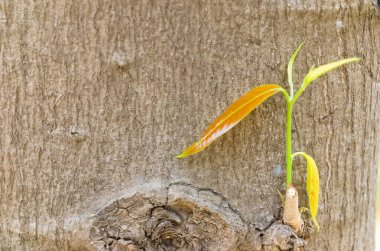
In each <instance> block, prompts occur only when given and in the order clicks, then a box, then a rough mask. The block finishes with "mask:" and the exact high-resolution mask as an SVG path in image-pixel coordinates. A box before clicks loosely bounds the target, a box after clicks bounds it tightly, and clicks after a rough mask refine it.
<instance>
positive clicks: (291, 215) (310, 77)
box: [176, 44, 360, 231]
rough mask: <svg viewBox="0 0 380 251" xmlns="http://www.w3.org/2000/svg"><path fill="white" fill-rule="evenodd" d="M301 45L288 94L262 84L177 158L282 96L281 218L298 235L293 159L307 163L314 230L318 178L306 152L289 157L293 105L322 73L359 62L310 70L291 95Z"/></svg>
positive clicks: (290, 69) (197, 149)
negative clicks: (283, 163)
mask: <svg viewBox="0 0 380 251" xmlns="http://www.w3.org/2000/svg"><path fill="white" fill-rule="evenodd" d="M302 46H303V44H301V45H300V46H299V47H298V49H297V50H296V51H295V52H294V54H293V56H292V57H291V59H290V61H289V64H288V84H289V93H288V92H287V91H286V90H285V89H284V88H282V87H281V86H279V85H276V84H264V85H260V86H258V87H255V88H253V89H252V90H250V91H248V92H247V93H246V94H244V95H243V96H241V97H240V98H239V99H237V100H236V101H235V102H234V103H233V104H232V105H231V106H230V107H228V108H227V110H226V111H224V112H223V113H222V114H221V115H220V116H219V117H218V118H217V119H216V120H215V121H214V122H213V123H211V125H210V126H209V127H208V128H207V129H206V131H205V132H204V134H203V135H202V138H201V139H200V140H199V141H197V142H195V143H193V144H192V145H190V146H189V147H188V148H186V149H185V150H184V151H183V152H182V153H181V154H180V155H178V156H176V157H177V158H184V157H186V156H189V155H192V154H196V153H198V152H200V151H202V150H204V149H205V148H206V147H207V146H209V145H210V144H211V143H212V142H213V141H214V140H216V139H217V138H218V137H220V136H221V135H223V134H224V133H226V132H227V131H229V130H230V129H231V128H233V127H234V126H235V125H236V124H238V123H239V122H240V121H241V120H242V119H244V118H245V117H246V116H247V115H248V114H249V113H250V112H251V111H253V110H254V109H255V108H256V107H257V106H259V105H260V104H261V103H263V102H264V101H265V100H266V99H268V98H269V97H271V96H273V95H274V94H276V93H279V92H280V93H282V94H283V96H284V97H285V101H286V187H287V192H286V196H285V205H284V217H283V220H284V222H285V223H287V224H289V225H291V226H292V227H294V228H295V229H296V230H297V231H300V230H301V229H300V228H301V227H302V220H301V217H300V214H299V211H298V193H297V190H296V189H295V188H294V187H293V186H292V161H293V159H294V158H295V157H298V156H302V157H304V158H305V160H306V168H307V180H306V190H307V195H308V198H309V211H310V215H311V218H312V221H313V222H314V224H315V226H316V228H317V229H319V224H318V222H317V213H318V199H319V193H320V191H319V174H318V168H317V165H316V164H315V161H314V160H313V158H312V157H310V156H309V155H308V154H306V153H305V152H296V153H292V133H291V132H292V112H293V105H294V104H295V102H296V101H297V99H298V98H299V96H300V95H301V94H302V93H303V92H304V91H305V89H306V87H307V86H308V85H309V84H310V83H311V82H313V81H314V80H316V79H317V78H319V77H320V76H322V75H324V74H325V73H327V72H329V71H331V70H333V69H335V68H338V67H340V66H342V65H345V64H348V63H351V62H356V61H359V60H360V59H359V58H356V57H354V58H348V59H343V60H339V61H335V62H332V63H328V64H325V65H321V66H319V67H316V68H314V67H312V68H311V69H310V71H309V73H308V74H306V76H305V78H304V79H303V82H302V85H301V87H300V88H299V89H298V91H297V92H296V93H294V87H293V76H292V75H293V74H292V72H293V64H294V61H295V59H296V57H297V55H298V52H299V51H300V49H301V48H302Z"/></svg>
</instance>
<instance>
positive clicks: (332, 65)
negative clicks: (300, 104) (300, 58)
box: [303, 58, 361, 88]
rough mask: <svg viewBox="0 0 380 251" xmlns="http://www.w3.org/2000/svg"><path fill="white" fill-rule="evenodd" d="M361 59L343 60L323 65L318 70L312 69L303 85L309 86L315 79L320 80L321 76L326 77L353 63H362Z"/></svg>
mask: <svg viewBox="0 0 380 251" xmlns="http://www.w3.org/2000/svg"><path fill="white" fill-rule="evenodd" d="M360 60H361V59H360V58H347V59H342V60H339V61H335V62H332V63H329V64H325V65H321V66H318V67H317V68H314V69H311V70H310V71H309V73H308V74H307V75H306V76H305V78H304V80H303V85H304V86H305V88H306V86H308V85H309V84H310V83H311V82H312V81H314V80H315V79H317V78H319V77H320V76H322V75H324V74H325V73H327V72H329V71H331V70H334V69H336V68H338V67H340V66H342V65H345V64H348V63H352V62H357V61H360Z"/></svg>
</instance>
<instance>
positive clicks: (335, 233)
mask: <svg viewBox="0 0 380 251" xmlns="http://www.w3.org/2000/svg"><path fill="white" fill-rule="evenodd" d="M379 21H380V18H379V10H378V9H377V7H376V5H375V4H374V1H370V0H366V1H360V0H356V1H349V0H341V1H314V0H307V1H306V0H305V1H291V0H289V1H274V0H271V1H253V0H252V1H248V0H234V1H232V0H231V1H217V0H209V1H206V0H205V1H203V0H202V1H187V0H178V1H177V0H176V1H161V0H159V1H148V0H142V1H137V0H136V1H97V0H88V1H64V0H60V1H36V2H34V1H26V0H14V1H1V2H0V31H1V32H0V43H1V52H0V53H1V55H0V69H1V71H0V74H1V85H0V107H1V109H2V112H1V113H0V131H1V132H2V133H1V135H0V153H1V156H0V161H1V162H0V163H1V164H0V222H1V223H0V248H1V249H2V250H84V249H91V248H93V247H92V246H91V243H90V229H91V226H92V224H93V223H94V217H93V216H94V215H96V214H97V213H99V212H100V211H99V210H102V209H104V208H105V207H107V206H109V205H110V204H112V203H113V202H114V201H115V200H116V199H118V198H123V197H124V196H126V194H131V193H133V191H134V189H137V188H138V187H139V185H141V184H146V185H147V186H153V185H155V186H157V187H167V186H169V184H172V183H176V182H184V183H187V184H192V186H194V187H199V188H208V189H211V190H212V191H215V192H217V193H219V194H221V195H223V197H224V198H226V200H227V201H228V203H229V205H230V206H231V208H233V209H234V210H235V211H236V212H237V213H238V214H239V215H240V216H241V217H242V220H243V221H244V222H245V223H247V224H250V225H251V227H252V228H257V229H265V228H267V227H268V226H269V225H270V223H271V222H273V221H274V220H275V216H274V215H276V214H277V213H278V210H279V208H280V207H281V205H280V201H279V199H278V195H277V191H276V189H283V187H284V183H285V182H284V180H285V176H284V168H283V167H284V163H285V156H284V153H285V151H284V149H285V142H284V134H285V131H284V121H285V109H284V100H283V99H282V97H281V96H276V97H275V98H273V99H271V100H269V101H268V102H266V103H265V104H264V105H263V106H262V107H261V108H259V109H257V110H256V111H255V112H253V114H252V115H250V116H249V117H248V118H247V119H246V120H245V121H243V122H242V123H241V124H240V125H238V126H237V127H236V128H234V129H233V130H232V131H231V132H229V133H228V134H226V135H225V136H223V137H222V138H221V139H219V140H218V142H216V143H214V144H213V145H212V146H210V147H209V148H208V149H207V150H206V151H204V152H203V153H201V154H199V155H197V156H194V157H189V158H187V159H183V160H177V159H175V158H174V156H175V155H176V154H178V153H179V152H180V151H181V150H183V149H184V147H185V146H187V145H188V144H189V143H191V142H193V141H194V140H195V139H197V137H198V136H199V135H200V133H201V132H202V131H203V129H204V128H205V127H206V126H207V125H208V124H209V123H210V122H211V121H212V120H213V119H215V118H216V117H217V116H218V115H219V114H220V113H221V112H222V111H223V110H224V109H225V108H226V107H227V106H228V105H229V104H230V103H231V102H232V101H233V100H234V99H236V98H237V97H239V96H240V95H242V94H243V93H245V92H246V91H248V90H249V89H250V88H251V87H254V86H257V85H259V84H261V83H279V84H281V85H284V86H285V85H286V75H285V72H286V64H287V61H288V59H289V58H290V56H291V54H292V52H293V51H294V49H295V48H296V47H297V46H298V45H299V44H300V43H301V42H303V41H304V42H305V43H306V45H305V48H304V49H303V51H301V53H300V56H299V59H298V60H297V62H296V70H295V73H294V75H295V76H296V80H297V81H296V82H299V81H301V80H302V76H303V75H305V74H306V73H307V71H308V69H309V68H310V67H311V66H312V65H318V64H322V63H325V62H330V61H333V60H337V59H340V58H344V57H348V56H359V57H362V58H363V61H362V62H361V63H360V64H355V65H354V64H353V65H349V66H347V67H346V68H344V69H341V70H337V71H335V72H334V73H331V74H329V75H328V76H327V77H323V78H321V79H320V80H318V81H317V82H316V83H315V84H312V85H311V86H310V87H309V88H308V90H307V91H305V93H304V95H303V96H302V97H301V98H300V99H299V100H298V101H297V104H296V106H295V109H294V145H293V147H294V149H295V150H304V151H305V152H307V153H310V154H311V155H312V156H313V157H314V158H315V160H316V162H317V164H318V166H319V168H320V175H321V186H322V187H321V192H322V195H321V202H320V203H321V208H320V213H319V216H318V219H319V222H320V225H321V231H320V232H319V233H317V234H316V235H314V236H313V238H312V240H311V242H310V243H309V246H308V247H309V250H373V247H374V234H373V233H374V229H375V225H374V224H375V220H374V219H375V198H376V196H375V195H376V184H375V183H376V182H375V181H376V164H375V161H376V155H377V154H376V153H378V152H379V147H378V142H379V129H380V128H379V125H380V123H379V122H380V121H379V118H380V109H379V108H380V105H379V92H380V70H379V69H380V39H379V38H380V36H379V34H380V22H379ZM295 164H296V168H295V173H294V176H295V178H296V182H295V185H296V186H297V188H298V190H300V196H301V197H302V202H301V204H302V205H306V194H305V192H304V191H303V192H302V189H303V187H304V182H305V174H306V171H305V167H304V163H302V162H296V163H295ZM280 168H281V169H282V170H283V171H282V172H281V173H279V172H278V171H279V169H280ZM221 250H223V249H222V247H221Z"/></svg>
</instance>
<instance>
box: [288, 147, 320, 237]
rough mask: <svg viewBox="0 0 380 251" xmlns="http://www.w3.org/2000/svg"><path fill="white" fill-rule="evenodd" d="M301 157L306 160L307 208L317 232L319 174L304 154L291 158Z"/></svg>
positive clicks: (313, 162) (311, 161)
mask: <svg viewBox="0 0 380 251" xmlns="http://www.w3.org/2000/svg"><path fill="white" fill-rule="evenodd" d="M298 155H302V156H303V157H304V158H305V159H306V163H307V180H306V189H307V196H308V197H309V208H310V215H311V219H312V220H313V222H314V224H315V226H316V227H317V230H319V224H318V222H317V214H318V200H319V192H320V191H319V173H318V167H317V165H316V164H315V161H314V160H313V158H312V157H310V156H309V155H307V154H306V153H304V152H298V153H295V154H293V157H295V156H298Z"/></svg>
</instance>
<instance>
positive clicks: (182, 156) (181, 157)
mask: <svg viewBox="0 0 380 251" xmlns="http://www.w3.org/2000/svg"><path fill="white" fill-rule="evenodd" d="M175 157H176V158H177V159H183V158H185V157H186V154H185V153H181V154H178V155H177V156H175Z"/></svg>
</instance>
